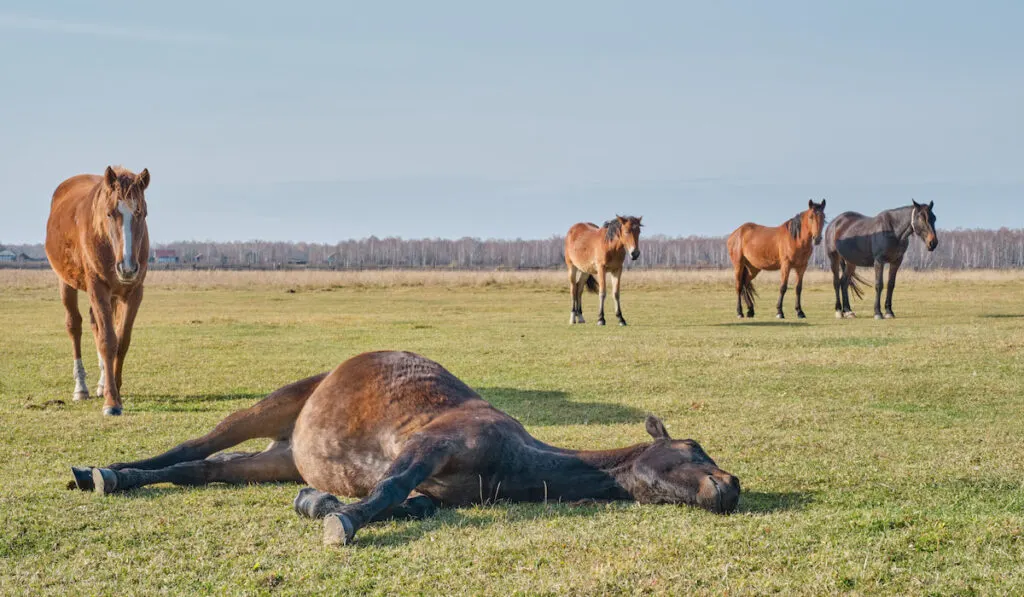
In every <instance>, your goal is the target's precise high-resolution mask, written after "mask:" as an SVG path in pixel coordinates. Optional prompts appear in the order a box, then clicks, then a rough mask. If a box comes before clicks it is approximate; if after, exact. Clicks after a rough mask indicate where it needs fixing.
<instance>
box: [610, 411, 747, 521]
mask: <svg viewBox="0 0 1024 597" xmlns="http://www.w3.org/2000/svg"><path fill="white" fill-rule="evenodd" d="M647 433H650V434H651V437H653V438H654V440H655V441H654V443H653V444H651V445H650V446H649V447H648V448H647V449H646V450H644V452H643V453H642V454H640V456H639V457H637V459H636V460H635V461H634V462H633V466H632V473H633V475H632V479H631V480H632V483H631V485H632V487H631V489H630V493H631V494H632V495H633V499H635V500H636V501H638V502H640V503H642V504H689V505H693V506H700V507H701V508H704V509H705V510H710V511H712V512H716V513H718V514H728V513H729V512H732V511H733V510H735V509H736V505H737V504H738V503H739V499H740V480H739V479H737V478H736V477H734V476H732V475H730V474H729V473H727V472H725V471H723V470H722V469H720V468H718V465H717V464H715V461H714V460H711V457H710V456H708V455H707V453H706V452H704V449H703V448H701V447H700V444H698V443H697V442H695V441H693V440H692V439H683V440H676V439H672V438H671V437H669V435H668V431H667V430H666V429H665V425H664V423H662V422H661V420H660V419H658V418H657V417H655V416H653V415H651V416H648V417H647Z"/></svg>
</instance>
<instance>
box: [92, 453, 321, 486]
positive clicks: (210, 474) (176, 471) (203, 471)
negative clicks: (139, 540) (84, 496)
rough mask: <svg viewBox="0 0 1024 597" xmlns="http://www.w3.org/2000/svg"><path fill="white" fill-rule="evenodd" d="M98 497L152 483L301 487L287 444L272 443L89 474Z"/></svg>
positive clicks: (94, 471) (297, 471)
mask: <svg viewBox="0 0 1024 597" xmlns="http://www.w3.org/2000/svg"><path fill="white" fill-rule="evenodd" d="M92 479H93V484H94V485H95V487H96V490H97V491H98V492H99V493H104V494H107V493H113V492H115V491H125V490H128V489H133V488H136V487H142V486H145V485H153V484H156V483H174V484H175V485H208V484H210V483H233V484H244V483H274V482H294V483H301V482H302V475H300V474H299V470H298V469H297V468H295V461H294V459H293V458H292V449H291V443H290V442H286V441H285V442H273V443H272V444H271V445H270V446H269V447H268V448H267V449H266V450H264V451H263V452H248V453H236V454H223V455H218V456H214V457H212V458H208V459H206V460H193V461H191V462H180V463H178V464H175V465H173V466H168V467H166V468H160V469H155V470H154V469H151V470H143V469H134V468H122V469H119V470H112V469H109V468H97V469H93V470H92Z"/></svg>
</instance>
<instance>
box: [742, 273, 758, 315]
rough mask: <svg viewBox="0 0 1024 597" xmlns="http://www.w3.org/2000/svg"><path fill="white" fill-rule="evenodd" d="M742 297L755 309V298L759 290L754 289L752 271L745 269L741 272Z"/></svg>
mask: <svg viewBox="0 0 1024 597" xmlns="http://www.w3.org/2000/svg"><path fill="white" fill-rule="evenodd" d="M740 296H741V297H743V300H744V301H746V303H747V304H748V305H750V308H751V309H753V308H754V298H756V297H757V289H756V288H754V281H753V280H752V279H751V278H750V270H748V269H747V268H743V271H742V272H740Z"/></svg>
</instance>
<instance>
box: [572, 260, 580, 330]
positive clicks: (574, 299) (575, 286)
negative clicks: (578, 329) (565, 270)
mask: <svg viewBox="0 0 1024 597" xmlns="http://www.w3.org/2000/svg"><path fill="white" fill-rule="evenodd" d="M578 273H579V270H578V269H576V266H575V265H572V264H569V296H570V298H571V301H572V310H571V312H570V314H569V325H575V323H576V313H577V312H581V310H580V308H579V293H578V292H577V291H578V290H579V285H578V284H577V283H576V282H577V274H578ZM580 323H582V322H580Z"/></svg>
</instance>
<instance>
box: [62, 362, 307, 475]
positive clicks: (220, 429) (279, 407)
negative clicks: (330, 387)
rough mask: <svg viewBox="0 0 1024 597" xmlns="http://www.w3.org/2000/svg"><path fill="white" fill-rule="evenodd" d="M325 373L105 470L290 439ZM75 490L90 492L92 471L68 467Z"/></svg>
mask: <svg viewBox="0 0 1024 597" xmlns="http://www.w3.org/2000/svg"><path fill="white" fill-rule="evenodd" d="M326 375H327V374H326V373H321V374H320V375H315V376H313V377H308V378H306V379H303V380H301V381H297V382H295V383H292V384H289V385H286V386H284V387H283V388H280V389H279V390H276V391H274V392H273V393H271V394H270V395H269V396H267V397H266V398H264V399H263V400H260V401H259V402H257V403H256V404H254V405H253V406H251V407H249V408H246V409H243V410H239V411H236V412H234V413H231V414H230V415H228V416H227V417H226V418H225V419H224V420H223V421H221V422H220V423H218V424H217V426H216V427H214V428H213V431H211V432H210V433H207V434H206V435H204V436H202V437H199V438H196V439H190V440H188V441H186V442H184V443H181V444H178V445H177V446H175V447H173V448H171V449H170V450H168V451H167V452H164V453H163V454H160V455H159V456H154V457H153V458H147V459H145V460H137V461H135V462H123V463H120V462H119V463H115V464H111V465H109V466H107V467H106V468H108V469H110V470H115V471H116V470H121V469H135V470H153V469H162V468H166V467H169V466H172V465H175V464H178V463H181V462H191V461H202V460H203V459H205V458H206V457H208V456H210V455H212V454H216V453H217V452H220V451H221V450H225V449H227V448H230V447H231V446H237V445H238V444H240V443H242V442H244V441H248V440H250V439H256V438H261V437H264V438H268V439H273V440H286V439H288V438H290V437H291V434H292V427H294V426H295V419H296V418H297V417H298V416H299V411H301V410H302V407H303V406H305V404H306V399H308V398H309V395H310V394H312V393H313V390H315V389H316V388H317V386H319V385H320V382H321V381H322V380H323V378H324V377H325V376H326ZM71 471H72V473H73V474H74V476H75V482H74V483H73V484H71V483H69V484H68V487H69V489H74V488H75V487H76V486H77V487H78V488H79V489H81V490H83V491H92V489H93V483H92V469H91V468H90V467H71Z"/></svg>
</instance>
